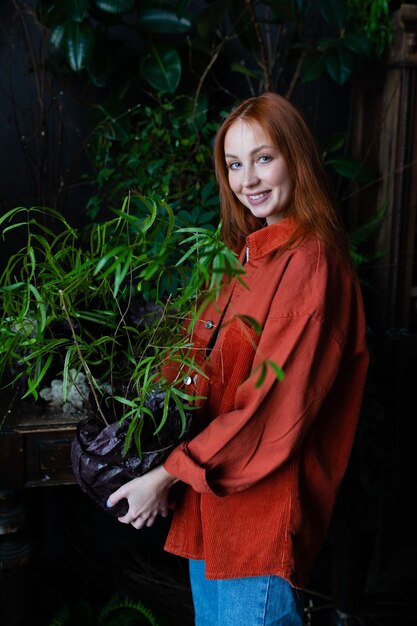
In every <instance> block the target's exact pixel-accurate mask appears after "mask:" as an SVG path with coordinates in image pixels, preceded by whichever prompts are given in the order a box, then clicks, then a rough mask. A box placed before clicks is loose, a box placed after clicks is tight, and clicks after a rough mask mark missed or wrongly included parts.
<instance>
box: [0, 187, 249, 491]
mask: <svg viewBox="0 0 417 626" xmlns="http://www.w3.org/2000/svg"><path fill="white" fill-rule="evenodd" d="M0 229H1V233H2V238H3V240H8V241H9V240H11V241H13V243H14V245H15V244H16V242H18V246H17V248H18V249H17V250H16V251H15V252H13V253H12V254H11V255H10V257H9V259H8V261H7V262H6V263H5V265H4V267H3V270H2V272H1V275H0V294H1V299H2V307H1V318H0V319H1V321H0V334H1V343H0V376H1V378H2V380H3V381H4V383H3V388H10V387H12V388H13V389H15V390H16V389H17V390H18V396H19V398H20V401H22V402H27V401H30V402H32V403H37V404H39V403H42V402H43V403H45V402H47V403H51V402H52V403H55V409H56V410H62V411H64V412H69V413H71V414H72V415H74V414H75V416H76V417H77V419H78V420H79V423H80V424H81V423H83V424H85V420H86V419H87V420H88V419H91V416H93V421H94V428H95V429H96V430H95V431H94V432H95V434H97V433H98V431H99V430H100V428H104V427H108V428H110V430H111V432H112V436H113V437H114V436H117V437H118V438H119V439H118V443H117V454H118V455H119V457H120V456H125V457H127V459H126V463H127V464H128V465H129V467H130V466H131V463H133V460H132V459H135V463H136V462H142V463H143V458H144V456H145V453H150V452H151V451H152V453H153V452H154V451H155V450H157V452H158V453H161V455H162V456H163V454H165V453H166V450H167V449H169V446H172V445H174V443H175V440H178V438H180V437H182V436H183V435H184V433H185V432H186V429H187V427H188V424H189V420H190V409H191V407H190V400H192V398H191V399H190V396H189V395H186V393H185V392H184V391H183V390H182V389H181V379H182V376H183V375H184V376H186V373H187V369H188V368H189V367H194V369H196V368H197V370H198V367H197V366H196V364H195V363H194V358H193V351H192V337H191V334H190V332H189V331H187V330H186V329H187V328H188V329H190V328H192V324H193V318H195V316H196V315H197V313H198V310H199V308H200V307H201V306H203V304H204V303H205V302H206V301H207V298H215V297H216V295H217V293H218V290H219V289H220V286H221V282H222V280H223V277H224V275H225V274H228V275H229V276H232V275H235V274H239V273H241V272H243V268H242V267H241V266H240V264H239V262H238V261H237V258H236V256H235V254H234V253H233V252H231V251H230V250H229V249H228V248H227V247H226V246H225V245H224V244H223V243H222V241H221V238H220V234H219V229H217V230H214V229H211V228H201V227H200V228H196V227H192V226H184V225H183V224H178V223H177V220H176V218H175V216H174V214H173V212H172V210H171V208H170V206H169V205H168V204H167V203H166V202H165V201H162V200H156V199H152V198H147V197H130V196H129V197H127V198H126V199H125V202H124V204H123V206H122V208H121V209H120V210H117V211H115V216H114V218H111V219H108V220H106V221H104V222H101V223H92V224H89V225H87V226H86V227H85V228H81V229H75V228H73V227H72V226H71V225H70V223H69V222H68V221H67V220H66V219H65V218H64V217H63V216H62V215H60V214H59V213H58V212H57V211H55V210H54V209H51V208H42V207H33V208H30V209H27V208H24V207H17V208H14V209H12V210H11V211H9V212H7V213H6V214H5V215H4V216H3V217H1V218H0ZM167 359H169V360H170V361H175V362H176V364H177V367H178V372H179V377H177V379H176V380H175V381H173V382H167V381H166V380H165V379H164V377H163V376H161V369H162V366H163V364H164V363H166V362H167ZM98 424H101V427H100V426H98ZM97 429H98V431H97ZM93 430H94V429H93ZM96 431H97V432H96ZM84 434H85V433H84ZM93 434H94V433H93ZM90 435H91V431H90V430H89V433H88V436H90ZM129 454H130V455H131V458H130V459H129ZM161 458H162V457H161ZM125 469H126V468H125ZM90 495H91V494H90Z"/></svg>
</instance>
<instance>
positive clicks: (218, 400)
mask: <svg viewBox="0 0 417 626" xmlns="http://www.w3.org/2000/svg"><path fill="white" fill-rule="evenodd" d="M259 339H260V335H258V334H257V332H256V331H255V329H254V328H252V327H251V326H249V325H247V324H245V323H244V322H243V321H242V320H241V319H237V318H234V319H233V320H232V322H231V323H230V325H229V326H228V328H227V330H226V331H225V333H224V335H223V339H222V340H221V342H220V345H219V347H218V350H217V346H216V350H215V352H216V368H215V372H213V375H212V381H211V383H212V394H213V399H215V404H216V405H217V406H216V413H217V414H220V413H225V412H227V411H232V410H233V409H234V404H235V396H236V391H237V388H238V387H239V385H241V384H242V383H243V382H244V381H245V380H246V379H247V378H248V377H249V375H250V373H251V369H252V364H253V359H254V357H255V353H256V349H257V346H258V343H259ZM213 365H214V364H213V363H212V371H213Z"/></svg>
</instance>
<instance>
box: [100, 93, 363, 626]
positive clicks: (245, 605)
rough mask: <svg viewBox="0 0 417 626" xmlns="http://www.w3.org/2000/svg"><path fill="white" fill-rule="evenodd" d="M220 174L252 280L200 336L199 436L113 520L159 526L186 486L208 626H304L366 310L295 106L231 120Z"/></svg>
mask: <svg viewBox="0 0 417 626" xmlns="http://www.w3.org/2000/svg"><path fill="white" fill-rule="evenodd" d="M215 168H216V175H217V179H218V183H219V187H220V198H221V212H222V220H223V235H224V239H225V242H226V243H227V244H228V245H229V246H230V247H232V248H233V249H235V250H236V251H240V260H241V261H242V263H244V264H245V271H246V274H245V276H244V284H243V283H242V281H237V280H231V281H229V282H228V283H226V284H225V286H224V288H223V290H222V293H221V297H220V299H219V300H218V301H217V302H216V303H212V304H210V305H209V306H208V308H207V309H206V310H205V311H204V313H203V315H202V317H201V318H200V319H199V321H198V322H197V324H196V326H195V334H194V337H193V340H194V346H196V347H197V348H200V354H203V355H204V360H203V363H202V366H203V368H204V371H205V373H206V376H201V375H198V376H194V375H193V372H191V373H190V376H189V377H187V381H186V382H191V384H190V387H189V388H190V393H195V394H196V395H198V396H204V397H205V398H206V400H205V401H204V402H203V403H202V405H201V407H200V409H199V425H200V432H199V433H198V434H197V435H196V436H195V437H193V438H192V439H191V440H190V441H188V442H184V443H181V444H180V445H179V446H178V447H177V448H176V449H175V450H174V451H173V452H172V453H171V455H170V456H169V457H168V459H167V461H166V462H165V463H164V465H163V466H161V467H158V468H156V469H155V470H153V471H151V472H150V473H149V474H146V475H145V476H143V477H140V478H137V479H135V480H133V481H131V482H130V483H128V484H127V485H124V486H123V487H121V488H120V489H119V490H118V491H116V492H115V493H114V494H112V495H111V497H110V498H109V506H113V505H114V504H116V502H118V501H119V500H120V499H122V498H127V500H128V502H129V511H128V513H127V514H126V515H125V516H124V517H122V518H119V519H120V521H121V522H123V523H127V524H129V523H130V524H132V525H133V526H134V527H135V528H142V527H143V526H145V525H146V526H151V525H152V524H153V522H154V520H155V518H156V517H157V515H159V514H161V515H163V516H165V515H166V514H167V507H168V505H167V502H168V493H169V489H170V487H171V486H172V484H173V483H174V482H176V481H181V482H182V483H184V484H185V485H186V489H185V493H184V496H183V498H182V499H181V500H180V501H179V502H178V503H177V505H176V509H175V511H174V516H173V521H172V524H171V528H170V532H169V535H168V538H167V541H166V546H165V548H166V550H168V551H171V552H173V553H175V554H179V555H182V556H184V557H187V558H188V559H190V578H191V587H192V593H193V599H194V605H195V614H196V624H197V625H198V626H203V625H204V626H208V625H210V626H215V625H218V626H229V625H230V626H240V625H241V626H251V625H252V624H253V625H255V624H262V625H272V624H285V625H287V626H288V625H297V626H298V625H301V624H302V623H303V608H302V602H301V593H300V590H301V589H302V588H303V587H305V585H306V584H307V581H308V577H309V574H310V572H311V568H312V566H313V563H314V559H315V557H316V556H317V553H318V551H319V549H320V546H321V544H322V542H323V540H324V537H325V534H326V530H327V528H328V524H329V520H330V516H331V513H332V509H333V506H334V502H335V497H336V494H337V491H338V488H339V486H340V483H341V480H342V477H343V475H344V472H345V469H346V465H347V462H348V458H349V453H350V450H351V446H352V442H353V438H354V433H355V428H356V424H357V420H358V414H359V409H360V404H361V398H362V392H363V387H364V381H365V375H366V370H367V363H368V353H367V348H366V342H365V322H364V315H363V305H362V300H361V294H360V289H359V286H358V282H357V280H356V278H355V276H354V273H353V271H352V268H351V266H350V262H349V254H348V245H347V238H346V234H345V231H344V229H343V227H342V225H341V222H340V220H339V217H338V215H337V213H336V211H335V209H334V202H333V199H332V195H331V192H330V188H329V185H328V182H327V178H326V175H325V173H324V170H323V167H322V164H321V162H320V158H319V154H318V152H317V148H316V146H315V143H314V140H313V137H312V135H311V133H310V131H309V129H308V127H307V125H306V123H305V121H304V119H303V117H302V116H301V115H300V113H299V112H298V111H297V110H296V109H295V108H294V107H293V106H292V105H291V104H290V103H289V102H288V101H286V100H285V99H284V98H282V97H280V96H278V95H276V94H272V93H265V94H263V95H261V96H259V97H254V98H250V99H248V100H246V101H244V102H242V103H241V104H240V106H238V107H237V108H236V109H235V110H234V111H232V113H231V114H230V115H229V116H228V117H227V118H226V119H225V121H224V122H223V124H222V125H221V127H220V129H219V131H218V134H217V137H216V142H215ZM251 319H255V320H256V324H252V323H251ZM258 327H260V328H261V329H262V331H261V332H259V330H258ZM271 362H272V363H275V364H278V365H279V366H280V367H282V369H283V370H284V374H285V376H284V378H283V380H278V378H277V375H276V368H274V367H273V366H271V365H270V363H271ZM265 368H266V369H265ZM262 371H263V373H264V374H265V372H266V375H265V378H264V380H263V382H262V384H259V377H260V372H262Z"/></svg>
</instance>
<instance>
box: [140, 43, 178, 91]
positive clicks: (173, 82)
mask: <svg viewBox="0 0 417 626" xmlns="http://www.w3.org/2000/svg"><path fill="white" fill-rule="evenodd" d="M140 73H141V76H142V78H144V79H145V80H146V81H147V82H148V83H149V84H150V85H151V86H152V87H153V88H154V89H157V90H158V91H159V92H161V93H174V91H175V90H176V88H177V87H178V84H179V82H180V78H181V59H180V55H179V54H178V52H177V50H176V49H175V48H173V47H172V46H169V45H167V44H159V45H155V46H152V48H151V51H150V52H149V54H147V55H146V56H145V57H144V58H143V59H142V62H141V66H140Z"/></svg>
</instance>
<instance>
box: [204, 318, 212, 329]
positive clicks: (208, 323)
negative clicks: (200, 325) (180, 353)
mask: <svg viewBox="0 0 417 626" xmlns="http://www.w3.org/2000/svg"><path fill="white" fill-rule="evenodd" d="M204 326H205V327H206V328H207V329H208V330H211V329H212V328H213V326H214V322H212V321H211V320H207V322H206V323H205V324H204Z"/></svg>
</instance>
